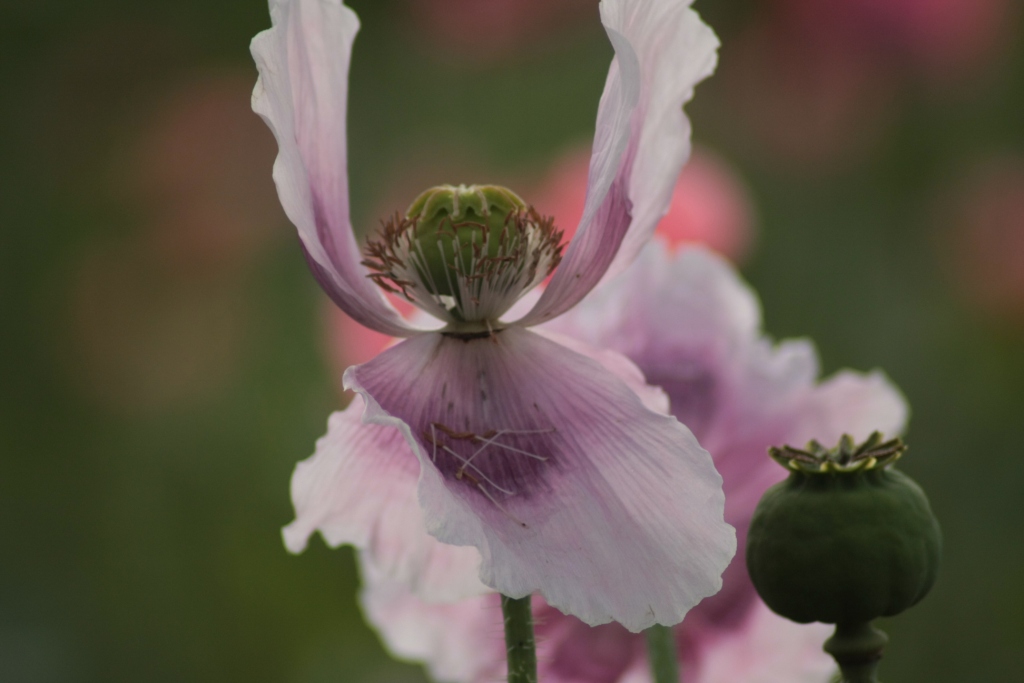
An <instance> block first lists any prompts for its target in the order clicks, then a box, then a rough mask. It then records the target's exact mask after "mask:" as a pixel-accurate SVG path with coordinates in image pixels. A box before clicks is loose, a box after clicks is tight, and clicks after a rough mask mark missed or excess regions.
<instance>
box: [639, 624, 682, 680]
mask: <svg viewBox="0 0 1024 683" xmlns="http://www.w3.org/2000/svg"><path fill="white" fill-rule="evenodd" d="M646 634H647V661H649V662H650V664H651V678H652V680H653V681H654V683H679V659H678V658H677V656H676V638H675V634H674V633H673V632H672V629H671V628H670V627H668V626H662V625H661V624H655V625H654V626H652V627H650V628H649V629H647V631H646Z"/></svg>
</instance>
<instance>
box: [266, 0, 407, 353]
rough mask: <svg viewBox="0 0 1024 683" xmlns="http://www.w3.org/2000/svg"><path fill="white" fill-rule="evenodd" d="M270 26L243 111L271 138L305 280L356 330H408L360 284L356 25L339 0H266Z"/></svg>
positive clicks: (375, 293) (367, 286) (372, 290)
mask: <svg viewBox="0 0 1024 683" xmlns="http://www.w3.org/2000/svg"><path fill="white" fill-rule="evenodd" d="M270 18H271V22H272V25H273V26H272V28H270V29H268V30H266V31H263V32H261V33H260V34H258V35H257V36H256V37H255V38H253V40H252V45H251V51H252V56H253V59H254V60H255V61H256V66H257V68H258V69H259V73H260V77H259V80H258V81H257V82H256V88H255V89H254V90H253V94H252V108H253V111H255V112H256V113H257V114H259V115H260V116H261V117H263V119H264V121H266V123H267V125H268V126H270V129H271V131H272V132H273V133H274V137H275V138H276V139H277V144H278V148H279V151H278V156H277V160H276V161H275V162H274V182H275V183H276V184H277V192H278V195H279V197H280V199H281V204H282V206H283V207H284V210H285V213H286V214H287V215H288V218H289V219H291V221H292V223H294V224H295V227H296V228H297V229H298V231H299V238H300V239H301V241H302V247H303V249H304V251H305V253H306V256H307V260H308V261H309V265H310V267H311V269H312V270H313V274H314V275H315V276H316V278H317V280H318V281H319V282H320V284H321V286H322V287H323V288H324V290H325V291H326V292H327V294H328V295H330V296H331V298H332V299H333V300H334V302H335V303H336V304H337V305H338V306H339V307H340V308H341V309H342V310H343V311H345V312H346V313H348V314H349V315H350V316H352V317H353V318H354V319H355V320H357V321H359V322H360V323H361V324H363V325H365V326H367V327H370V328H372V329H375V330H377V331H378V332H384V333H386V334H390V335H393V336H405V335H407V334H409V333H410V332H411V331H412V328H410V327H409V326H408V325H407V324H406V323H405V322H404V321H403V320H402V318H401V316H399V315H398V314H397V313H396V312H395V310H394V309H393V308H392V307H391V306H390V304H388V303H387V301H386V300H385V299H384V297H383V295H382V293H381V292H380V290H379V289H378V288H377V286H376V285H374V284H373V283H372V282H371V281H370V280H368V279H367V277H366V272H365V269H364V268H363V266H362V265H360V261H361V257H360V253H359V247H358V245H357V244H356V240H355V236H354V235H353V234H352V226H351V223H350V218H349V196H348V166H347V164H348V158H347V154H348V152H347V144H346V130H345V122H346V115H347V107H348V71H349V62H350V60H351V54H352V43H353V41H354V40H355V36H356V32H357V31H358V30H359V19H358V18H357V17H356V15H355V13H354V12H352V10H350V9H349V8H348V7H346V6H345V5H343V4H342V3H341V2H340V0H271V1H270Z"/></svg>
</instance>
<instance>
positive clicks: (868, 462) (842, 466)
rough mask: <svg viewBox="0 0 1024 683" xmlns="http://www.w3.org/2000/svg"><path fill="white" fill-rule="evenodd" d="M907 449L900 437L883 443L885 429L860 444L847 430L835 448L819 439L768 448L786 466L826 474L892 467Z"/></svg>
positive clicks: (776, 460) (778, 461)
mask: <svg viewBox="0 0 1024 683" xmlns="http://www.w3.org/2000/svg"><path fill="white" fill-rule="evenodd" d="M906 450H907V446H906V444H904V443H903V440H902V439H900V438H899V437H897V438H895V439H891V440H889V441H885V442H884V443H883V441H882V434H881V432H874V433H872V434H871V436H869V437H868V438H867V441H865V442H864V443H862V444H860V445H857V444H856V442H854V440H853V437H852V436H850V435H849V434H843V437H842V438H841V439H840V440H839V444H838V445H837V446H835V447H834V448H825V447H824V446H822V445H821V444H820V443H818V442H817V441H811V442H810V443H809V444H807V446H806V448H803V449H801V448H794V447H792V446H783V447H781V448H776V447H774V446H773V447H772V448H769V449H768V454H769V455H770V456H771V457H772V459H774V460H775V462H777V463H779V464H780V465H782V466H783V467H785V468H786V469H790V470H797V471H799V472H806V473H808V474H825V473H827V472H840V473H842V472H859V471H864V470H872V469H875V468H884V467H888V466H889V465H892V464H893V463H895V462H896V461H897V460H899V459H900V456H902V455H903V453H904V452H905V451H906Z"/></svg>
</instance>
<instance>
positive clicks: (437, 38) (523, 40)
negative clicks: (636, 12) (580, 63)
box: [409, 0, 595, 59]
mask: <svg viewBox="0 0 1024 683" xmlns="http://www.w3.org/2000/svg"><path fill="white" fill-rule="evenodd" d="M409 2H410V3H411V4H412V8H413V10H414V13H415V15H416V18H417V22H418V24H419V25H420V26H419V27H418V33H419V34H420V35H422V36H424V37H425V40H429V43H430V47H431V49H432V50H438V49H441V50H449V51H457V52H466V53H469V54H472V56H473V57H474V58H477V59H479V58H480V57H488V56H497V55H500V54H504V53H506V52H510V51H513V50H522V49H524V47H526V46H529V45H531V44H536V43H537V42H538V41H537V37H538V35H547V34H548V33H549V32H551V31H552V30H553V29H556V28H560V27H564V25H565V24H566V23H567V22H571V21H573V20H574V19H576V18H577V17H581V16H582V15H584V13H587V15H588V16H589V15H590V14H591V13H593V12H594V10H595V7H594V5H595V3H594V2H593V0H409Z"/></svg>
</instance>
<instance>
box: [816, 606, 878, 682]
mask: <svg viewBox="0 0 1024 683" xmlns="http://www.w3.org/2000/svg"><path fill="white" fill-rule="evenodd" d="M888 642H889V636H887V635H885V633H883V632H882V631H879V630H878V629H877V628H875V627H873V626H872V625H871V622H867V621H864V622H860V623H856V624H836V632H835V633H834V634H832V637H831V638H829V639H828V640H826V641H825V652H827V653H829V654H830V655H832V658H833V659H835V660H836V664H838V665H839V671H840V672H841V673H842V675H843V683H878V679H877V678H876V677H875V669H877V668H878V660H880V659H881V658H882V650H884V649H885V644H886V643H888Z"/></svg>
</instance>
